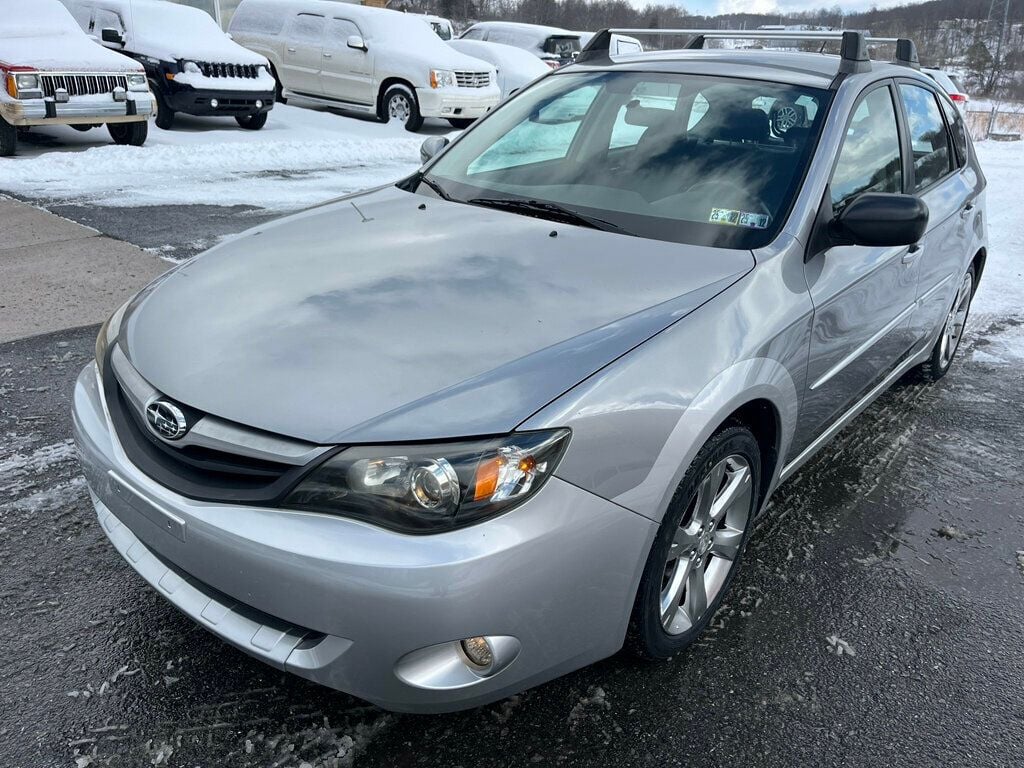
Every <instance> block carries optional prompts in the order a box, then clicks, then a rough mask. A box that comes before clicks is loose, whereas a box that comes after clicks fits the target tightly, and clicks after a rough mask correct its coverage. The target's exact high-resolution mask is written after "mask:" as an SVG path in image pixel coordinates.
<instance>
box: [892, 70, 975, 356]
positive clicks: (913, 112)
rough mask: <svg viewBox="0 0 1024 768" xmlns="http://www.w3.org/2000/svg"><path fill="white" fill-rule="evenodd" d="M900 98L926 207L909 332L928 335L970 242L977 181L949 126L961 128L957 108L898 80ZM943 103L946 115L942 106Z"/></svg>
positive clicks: (955, 284)
mask: <svg viewBox="0 0 1024 768" xmlns="http://www.w3.org/2000/svg"><path fill="white" fill-rule="evenodd" d="M899 94H900V102H901V105H902V108H903V113H904V119H905V123H906V126H907V129H906V134H907V140H908V144H909V149H910V152H911V153H912V155H913V171H912V176H913V181H912V184H913V191H914V194H916V195H919V196H920V197H921V199H922V200H924V202H925V203H926V204H927V206H928V229H927V232H926V233H925V236H924V238H922V247H921V249H920V251H919V252H918V260H919V261H920V267H919V270H920V276H919V278H918V308H917V310H916V311H915V313H914V318H913V327H912V330H913V333H914V336H915V337H916V338H917V339H919V340H927V339H930V338H931V336H932V334H933V333H934V332H935V331H936V330H937V329H938V327H939V326H940V324H942V323H943V322H944V321H945V319H946V314H947V313H948V312H949V308H950V307H951V306H952V304H953V297H954V295H955V294H956V292H957V290H958V289H959V287H960V283H961V277H962V272H963V270H964V268H965V264H966V262H967V259H968V254H967V249H968V248H969V247H970V244H971V226H972V224H973V221H972V211H973V208H974V203H973V197H974V189H975V186H976V185H977V182H978V179H977V175H976V173H975V172H974V171H973V170H972V169H970V168H969V167H967V163H966V151H967V143H966V137H965V136H964V135H963V134H962V133H961V134H960V135H961V139H962V146H961V147H959V148H958V147H957V143H956V142H954V141H953V140H952V137H953V135H954V134H952V133H951V129H952V130H954V131H955V130H957V129H959V130H960V131H961V132H962V131H963V122H962V120H961V119H960V116H959V112H957V110H956V109H955V108H954V107H953V106H952V104H951V103H949V102H948V100H947V99H946V98H945V97H944V96H940V95H939V94H938V93H937V92H936V91H935V90H933V89H932V88H930V87H927V86H925V85H923V84H921V83H918V82H912V81H900V82H899ZM943 104H946V105H947V114H943V109H942V106H943Z"/></svg>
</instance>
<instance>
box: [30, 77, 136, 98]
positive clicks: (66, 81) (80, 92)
mask: <svg viewBox="0 0 1024 768" xmlns="http://www.w3.org/2000/svg"><path fill="white" fill-rule="evenodd" d="M40 77H41V79H42V81H43V95H44V96H46V97H48V98H52V97H53V96H54V95H55V94H56V92H57V90H58V89H60V88H63V89H64V90H65V91H67V92H68V96H95V95H97V94H101V93H113V91H114V89H115V88H124V89H127V88H128V77H127V75H86V74H82V75H77V74H68V75H51V74H46V73H44V74H42V75H41V76H40Z"/></svg>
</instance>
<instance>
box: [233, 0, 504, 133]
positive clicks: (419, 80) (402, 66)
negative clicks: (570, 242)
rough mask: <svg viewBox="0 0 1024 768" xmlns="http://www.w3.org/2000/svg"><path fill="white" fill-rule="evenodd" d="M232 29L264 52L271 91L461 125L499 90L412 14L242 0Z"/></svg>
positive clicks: (311, 1)
mask: <svg viewBox="0 0 1024 768" xmlns="http://www.w3.org/2000/svg"><path fill="white" fill-rule="evenodd" d="M229 31H230V32H231V35H232V37H233V38H234V39H235V40H236V41H237V42H238V43H240V44H241V45H244V46H245V47H246V48H250V49H252V50H253V51H256V52H257V53H260V54H262V55H263V56H266V57H267V58H268V59H269V60H270V64H271V67H272V73H273V74H274V76H275V77H276V78H277V81H278V89H279V90H278V95H279V99H282V100H283V99H289V98H295V99H300V100H304V101H307V102H312V103H316V104H323V105H327V106H331V107H338V108H341V109H351V110H357V111H360V112H367V113H370V114H375V115H377V116H378V117H379V118H380V119H382V120H385V121H388V120H398V121H400V122H402V123H403V124H404V125H405V127H406V128H407V129H408V130H410V131H417V130H419V128H420V126H422V125H423V118H425V117H440V118H444V119H446V120H448V121H449V122H450V123H451V124H452V125H453V126H455V127H456V128H464V127H466V126H467V125H468V124H469V123H471V122H472V121H473V120H475V119H476V118H478V117H481V116H483V115H485V114H487V112H489V111H490V110H491V109H493V108H494V107H495V106H496V105H497V104H498V101H499V99H500V92H499V90H498V85H497V73H496V72H495V70H494V67H493V66H491V65H490V64H488V63H487V62H484V61H481V60H479V59H475V58H473V57H471V56H466V55H464V54H461V53H459V52H457V51H455V50H454V49H453V48H451V47H450V46H448V45H447V44H445V42H444V41H443V40H441V39H440V38H439V37H438V36H437V35H436V34H434V32H433V31H432V30H431V28H430V26H429V25H427V24H424V23H423V21H422V20H421V19H418V18H416V17H414V16H409V15H407V14H404V13H398V12H397V11H389V10H385V9H383V8H370V7H365V6H359V5H351V4H348V3H339V2H334V1H333V0H242V3H241V4H240V5H239V6H238V10H237V11H235V15H234V17H233V18H232V19H231V25H230V27H229Z"/></svg>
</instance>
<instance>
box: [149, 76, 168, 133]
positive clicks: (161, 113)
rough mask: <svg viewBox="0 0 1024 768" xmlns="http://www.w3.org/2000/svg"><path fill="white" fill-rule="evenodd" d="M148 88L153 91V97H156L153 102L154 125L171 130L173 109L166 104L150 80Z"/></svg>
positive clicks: (163, 129) (165, 100)
mask: <svg viewBox="0 0 1024 768" xmlns="http://www.w3.org/2000/svg"><path fill="white" fill-rule="evenodd" d="M149 89H150V90H151V91H153V97H154V98H155V99H156V103H155V104H154V107H155V109H156V127H157V128H159V129H160V130H162V131H169V130H171V128H173V127H174V110H173V109H171V108H170V106H169V105H168V104H167V99H165V98H164V95H163V94H162V93H160V89H159V88H158V86H157V85H156V83H153V82H152V81H151V82H150V84H149Z"/></svg>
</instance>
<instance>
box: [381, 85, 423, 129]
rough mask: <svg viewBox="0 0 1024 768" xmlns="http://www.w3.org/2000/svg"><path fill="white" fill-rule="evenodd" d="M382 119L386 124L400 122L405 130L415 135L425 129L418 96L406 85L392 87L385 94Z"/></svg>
mask: <svg viewBox="0 0 1024 768" xmlns="http://www.w3.org/2000/svg"><path fill="white" fill-rule="evenodd" d="M381 106H382V109H381V112H382V114H381V117H382V119H383V120H384V122H386V123H390V122H391V121H392V120H399V121H401V122H402V123H403V124H404V125H405V130H407V131H412V132H413V133H415V132H416V131H418V130H419V129H420V128H422V127H423V116H422V115H420V105H419V102H418V101H417V100H416V94H415V93H413V91H412V90H411V89H410V88H409V87H408V86H406V85H392V86H391V87H389V88H388V89H387V91H386V92H385V93H384V101H383V103H382V105H381Z"/></svg>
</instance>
